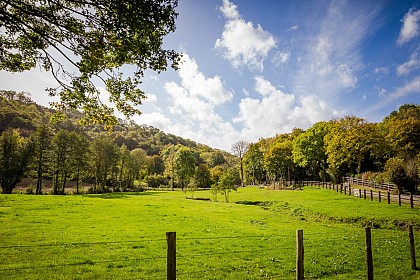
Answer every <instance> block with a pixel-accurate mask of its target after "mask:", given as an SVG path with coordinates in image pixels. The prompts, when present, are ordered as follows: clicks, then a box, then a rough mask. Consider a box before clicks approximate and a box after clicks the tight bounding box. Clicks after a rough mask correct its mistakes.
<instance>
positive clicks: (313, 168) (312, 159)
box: [292, 122, 330, 180]
mask: <svg viewBox="0 0 420 280" xmlns="http://www.w3.org/2000/svg"><path fill="white" fill-rule="evenodd" d="M329 128H330V124H329V123H327V122H318V123H315V124H314V125H313V126H312V127H311V128H309V129H308V130H306V131H305V132H303V133H301V134H299V135H298V136H297V137H296V138H295V139H294V140H293V150H292V154H293V161H294V162H295V163H296V164H297V165H298V166H300V167H303V168H305V169H306V170H307V171H308V173H309V175H311V176H313V177H314V179H322V180H326V179H327V178H326V170H327V168H328V165H327V156H326V154H325V142H324V138H325V136H326V135H327V134H328V132H329Z"/></svg>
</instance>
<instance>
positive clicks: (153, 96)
mask: <svg viewBox="0 0 420 280" xmlns="http://www.w3.org/2000/svg"><path fill="white" fill-rule="evenodd" d="M156 102H157V95H156V94H153V93H148V94H147V95H146V99H145V100H143V104H145V103H150V104H155V103H156Z"/></svg>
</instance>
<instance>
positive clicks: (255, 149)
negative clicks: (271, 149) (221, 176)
mask: <svg viewBox="0 0 420 280" xmlns="http://www.w3.org/2000/svg"><path fill="white" fill-rule="evenodd" d="M244 169H245V175H246V178H249V179H248V182H250V183H252V184H253V185H255V184H257V183H261V182H262V180H263V174H264V153H263V152H262V150H261V147H260V145H259V144H258V143H255V144H254V143H251V144H249V146H248V150H247V152H246V153H245V155H244Z"/></svg>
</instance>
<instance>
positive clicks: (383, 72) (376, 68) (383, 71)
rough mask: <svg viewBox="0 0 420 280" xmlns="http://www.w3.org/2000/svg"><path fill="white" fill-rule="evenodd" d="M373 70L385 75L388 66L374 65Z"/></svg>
mask: <svg viewBox="0 0 420 280" xmlns="http://www.w3.org/2000/svg"><path fill="white" fill-rule="evenodd" d="M373 72H374V73H375V74H385V75H387V74H388V73H389V68H388V67H375V69H374V70H373Z"/></svg>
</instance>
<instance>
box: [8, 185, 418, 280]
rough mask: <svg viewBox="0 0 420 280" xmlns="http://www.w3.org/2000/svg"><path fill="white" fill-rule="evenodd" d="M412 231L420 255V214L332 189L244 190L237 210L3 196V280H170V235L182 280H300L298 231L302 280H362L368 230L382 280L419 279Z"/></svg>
mask: <svg viewBox="0 0 420 280" xmlns="http://www.w3.org/2000/svg"><path fill="white" fill-rule="evenodd" d="M187 195H188V196H190V194H189V193H187ZM194 197H199V198H211V197H212V195H211V193H210V191H200V192H196V193H195V195H194ZM218 199H219V201H223V197H222V195H219V197H218ZM236 202H239V203H236ZM408 224H413V225H414V227H415V228H416V230H417V231H416V233H415V237H416V249H417V255H420V234H419V230H420V209H418V208H417V209H410V208H409V206H407V205H403V206H401V207H399V206H398V205H395V204H393V205H392V204H391V205H387V204H386V203H379V202H377V201H368V200H363V199H358V198H353V197H350V196H344V195H340V194H338V193H336V192H333V191H331V190H325V189H315V188H311V187H306V188H305V189H304V190H299V191H273V190H266V189H258V188H254V187H247V188H243V189H240V190H238V191H237V192H233V193H232V194H231V202H230V203H224V202H209V201H202V200H191V199H185V195H184V193H182V192H180V191H175V192H159V191H147V192H143V193H139V194H126V193H115V194H105V195H86V196H80V195H79V196H71V195H67V196H49V195H48V196H47V195H44V196H31V195H0V279H165V277H166V240H165V233H166V232H167V231H175V232H176V233H177V271H178V279H295V246H296V245H295V235H296V230H297V229H303V230H304V246H305V279H319V278H321V279H365V278H366V276H365V252H364V246H365V245H364V226H365V225H371V226H372V228H373V230H372V242H373V245H372V246H373V258H374V276H375V279H420V272H416V271H413V270H411V263H410V251H409V243H408V233H407V231H406V230H405V227H406V225H408ZM418 262H419V264H420V261H418Z"/></svg>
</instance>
